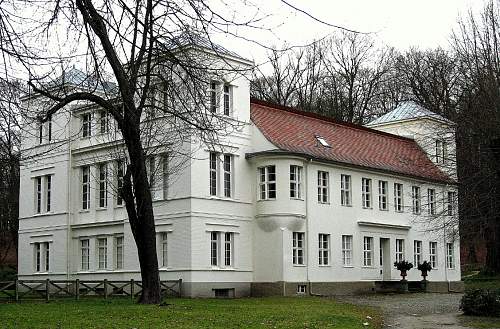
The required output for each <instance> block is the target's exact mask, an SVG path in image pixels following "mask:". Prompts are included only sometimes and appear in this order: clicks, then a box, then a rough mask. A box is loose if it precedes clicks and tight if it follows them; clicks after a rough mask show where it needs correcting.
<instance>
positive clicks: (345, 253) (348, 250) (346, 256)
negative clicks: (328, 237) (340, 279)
mask: <svg viewBox="0 0 500 329" xmlns="http://www.w3.org/2000/svg"><path fill="white" fill-rule="evenodd" d="M342 263H343V264H344V266H352V235H342Z"/></svg>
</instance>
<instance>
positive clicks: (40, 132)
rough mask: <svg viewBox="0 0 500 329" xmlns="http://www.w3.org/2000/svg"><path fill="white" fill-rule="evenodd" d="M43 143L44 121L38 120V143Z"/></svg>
mask: <svg viewBox="0 0 500 329" xmlns="http://www.w3.org/2000/svg"><path fill="white" fill-rule="evenodd" d="M42 143H43V122H42V121H39V122H38V144H42Z"/></svg>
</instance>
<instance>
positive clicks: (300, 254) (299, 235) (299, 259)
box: [292, 232, 305, 265]
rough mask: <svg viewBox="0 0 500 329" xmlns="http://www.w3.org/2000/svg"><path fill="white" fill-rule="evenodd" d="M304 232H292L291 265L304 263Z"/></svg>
mask: <svg viewBox="0 0 500 329" xmlns="http://www.w3.org/2000/svg"><path fill="white" fill-rule="evenodd" d="M304 236H305V234H304V232H293V237H292V238H293V239H292V240H293V241H292V258H293V259H292V260H293V265H304V254H305V253H304Z"/></svg>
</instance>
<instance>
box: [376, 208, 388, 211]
mask: <svg viewBox="0 0 500 329" xmlns="http://www.w3.org/2000/svg"><path fill="white" fill-rule="evenodd" d="M378 210H380V211H389V209H382V208H378Z"/></svg>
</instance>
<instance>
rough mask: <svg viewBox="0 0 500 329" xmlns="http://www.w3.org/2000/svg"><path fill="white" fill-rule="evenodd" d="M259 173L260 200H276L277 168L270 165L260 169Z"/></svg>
mask: <svg viewBox="0 0 500 329" xmlns="http://www.w3.org/2000/svg"><path fill="white" fill-rule="evenodd" d="M271 168H273V170H272V171H270V169H271ZM258 173H259V200H276V195H277V191H276V176H277V175H276V166H275V165H269V166H265V167H259V168H258ZM273 176H274V177H273Z"/></svg>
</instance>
